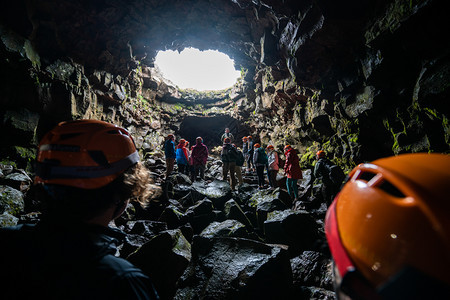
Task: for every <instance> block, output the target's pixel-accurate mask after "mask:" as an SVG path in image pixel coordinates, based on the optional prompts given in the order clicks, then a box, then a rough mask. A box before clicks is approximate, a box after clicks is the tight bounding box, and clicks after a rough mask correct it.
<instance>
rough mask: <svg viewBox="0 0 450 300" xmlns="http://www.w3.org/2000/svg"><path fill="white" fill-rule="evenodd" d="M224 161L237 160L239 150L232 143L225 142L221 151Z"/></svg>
mask: <svg viewBox="0 0 450 300" xmlns="http://www.w3.org/2000/svg"><path fill="white" fill-rule="evenodd" d="M221 158H222V162H224V163H230V162H236V159H237V150H236V148H234V147H233V145H231V144H223V147H222V153H221Z"/></svg>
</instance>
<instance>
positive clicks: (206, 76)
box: [155, 48, 241, 91]
mask: <svg viewBox="0 0 450 300" xmlns="http://www.w3.org/2000/svg"><path fill="white" fill-rule="evenodd" d="M155 66H156V67H157V69H158V71H159V72H160V73H161V75H162V77H163V78H165V79H166V80H169V81H170V82H172V83H173V84H175V85H176V86H178V87H179V88H182V89H193V90H197V91H218V90H224V89H228V88H230V87H232V86H233V85H234V84H235V83H236V82H237V80H238V79H239V78H240V77H241V72H240V71H237V70H236V69H235V66H234V61H233V60H232V59H231V58H230V57H229V56H228V55H226V54H225V53H222V52H219V51H217V50H206V51H200V50H199V49H196V48H185V49H183V50H182V51H181V52H179V51H173V50H166V51H158V53H157V55H156V57H155Z"/></svg>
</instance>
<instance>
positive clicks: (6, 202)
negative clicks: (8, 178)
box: [0, 185, 25, 216]
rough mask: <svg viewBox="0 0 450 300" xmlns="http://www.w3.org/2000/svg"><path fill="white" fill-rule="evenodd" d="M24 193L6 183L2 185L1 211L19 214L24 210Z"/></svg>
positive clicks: (0, 195)
mask: <svg viewBox="0 0 450 300" xmlns="http://www.w3.org/2000/svg"><path fill="white" fill-rule="evenodd" d="M24 206H25V203H24V200H23V194H22V193H21V192H20V191H18V190H16V189H14V188H12V187H10V186H6V185H0V213H1V214H3V213H8V214H10V215H13V216H18V215H19V214H20V213H22V212H23V210H24Z"/></svg>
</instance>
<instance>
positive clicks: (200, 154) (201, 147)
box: [191, 137, 208, 180]
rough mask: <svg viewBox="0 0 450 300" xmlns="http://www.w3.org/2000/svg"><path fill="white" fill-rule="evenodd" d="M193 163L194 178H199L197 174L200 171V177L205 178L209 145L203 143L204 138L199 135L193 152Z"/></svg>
mask: <svg viewBox="0 0 450 300" xmlns="http://www.w3.org/2000/svg"><path fill="white" fill-rule="evenodd" d="M191 160H192V165H193V166H194V173H193V176H192V177H193V179H194V180H196V179H197V175H198V173H199V172H200V178H201V179H205V167H206V161H207V160H208V147H206V145H205V144H203V139H202V138H201V137H197V138H196V139H195V146H194V147H193V148H192V152H191Z"/></svg>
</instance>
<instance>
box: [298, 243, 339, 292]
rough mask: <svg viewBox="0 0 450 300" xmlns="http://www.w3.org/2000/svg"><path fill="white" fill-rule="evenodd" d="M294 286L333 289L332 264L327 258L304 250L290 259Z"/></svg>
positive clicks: (318, 253)
mask: <svg viewBox="0 0 450 300" xmlns="http://www.w3.org/2000/svg"><path fill="white" fill-rule="evenodd" d="M291 267H292V274H293V277H294V286H295V287H301V286H316V287H321V288H324V289H327V290H333V269H332V268H333V266H332V262H331V260H330V259H329V258H326V257H325V256H324V255H323V254H322V253H320V252H315V251H304V252H303V253H302V254H301V255H300V256H297V257H294V258H292V259H291Z"/></svg>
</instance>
